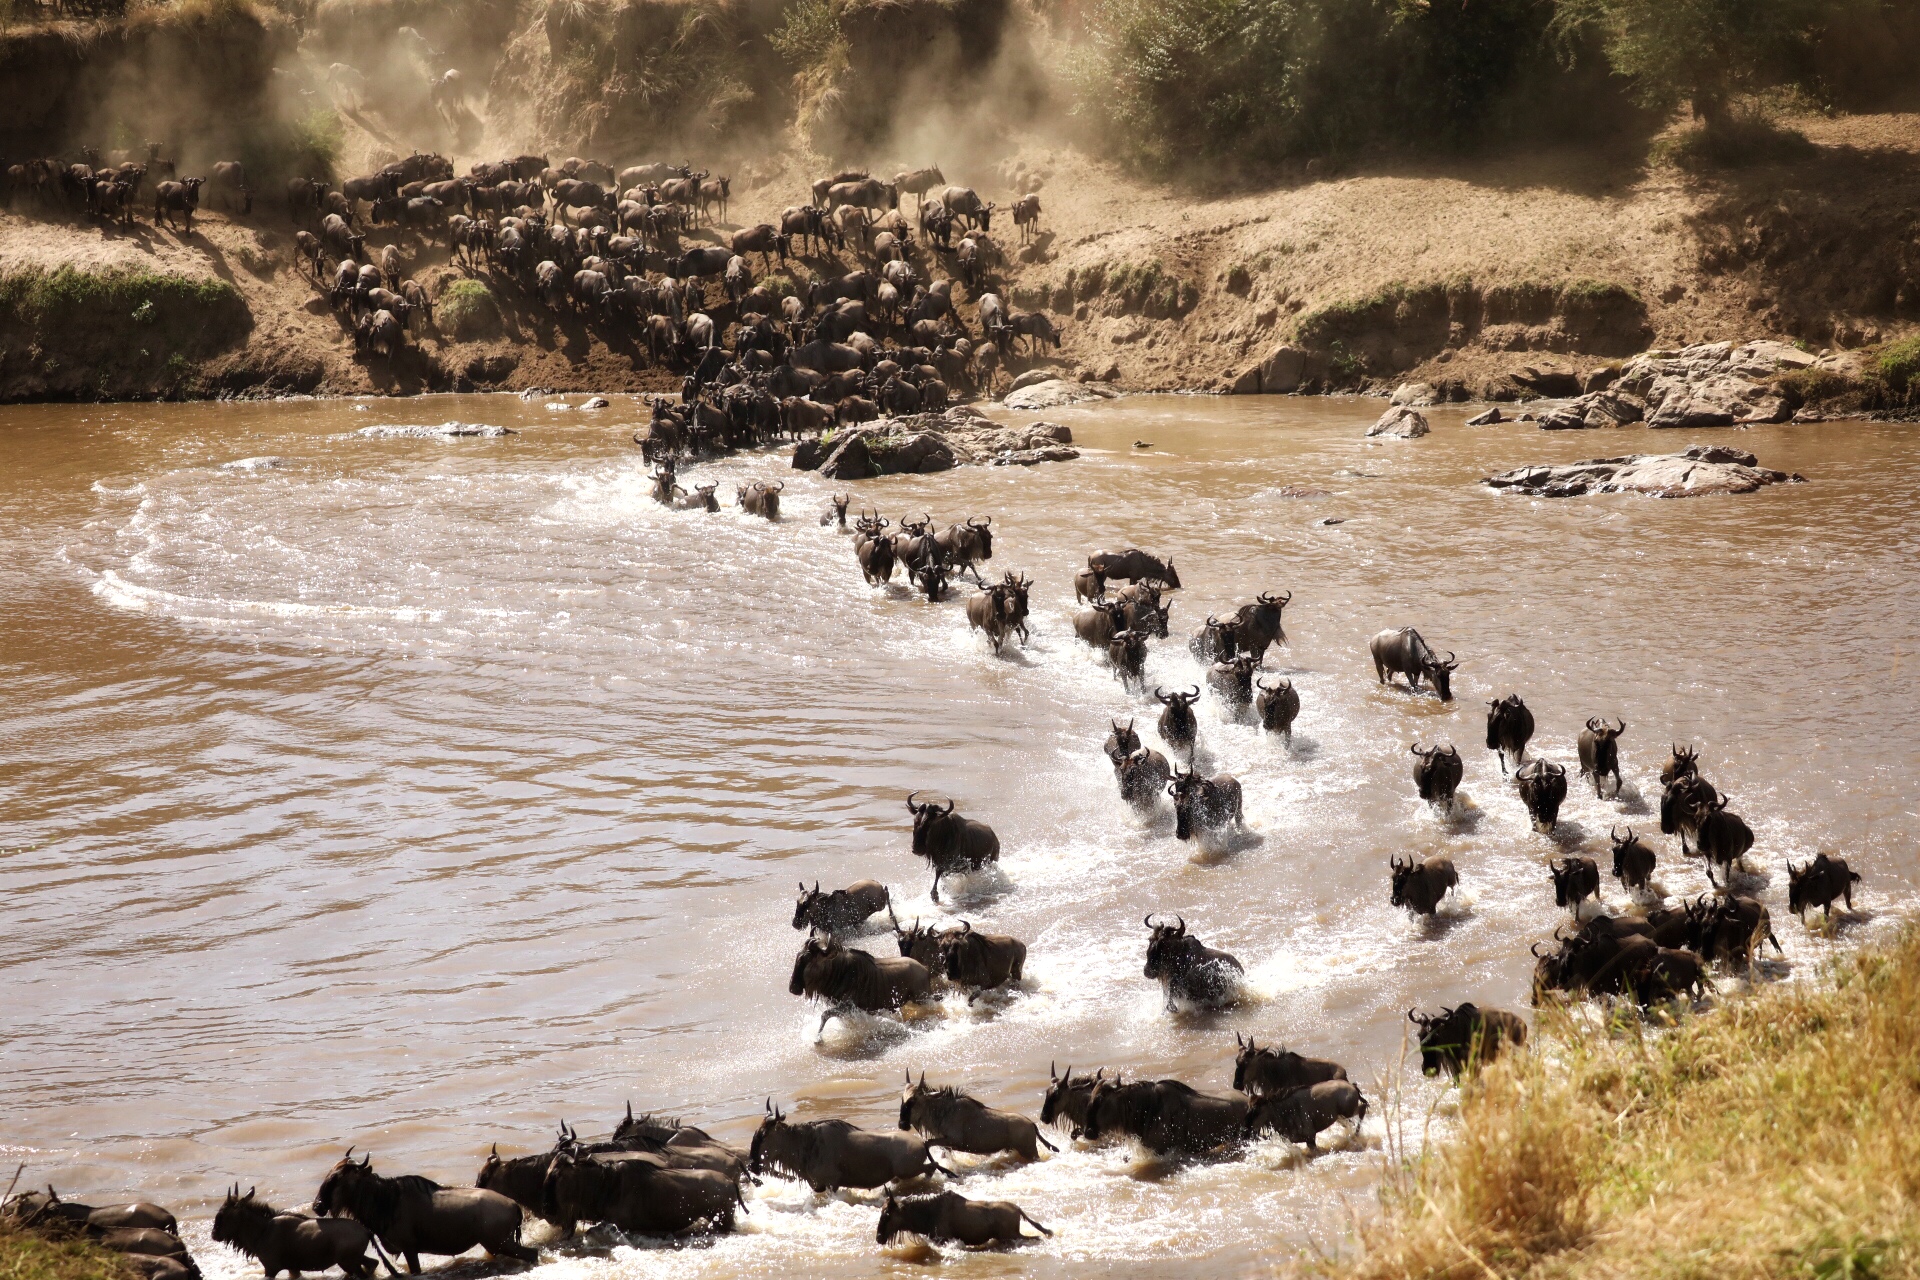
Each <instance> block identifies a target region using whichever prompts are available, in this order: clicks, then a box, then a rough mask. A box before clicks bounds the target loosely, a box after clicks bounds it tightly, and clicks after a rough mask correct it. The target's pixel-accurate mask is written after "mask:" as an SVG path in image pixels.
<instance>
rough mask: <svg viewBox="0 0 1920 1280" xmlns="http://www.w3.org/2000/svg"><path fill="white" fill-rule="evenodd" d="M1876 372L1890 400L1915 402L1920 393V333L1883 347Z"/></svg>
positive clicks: (1876, 365) (1875, 364)
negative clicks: (1916, 395)
mask: <svg viewBox="0 0 1920 1280" xmlns="http://www.w3.org/2000/svg"><path fill="white" fill-rule="evenodd" d="M1874 372H1875V373H1877V374H1878V375H1879V376H1880V382H1881V384H1882V385H1883V386H1884V387H1885V388H1886V394H1887V396H1888V398H1890V399H1892V400H1894V401H1896V402H1907V401H1911V400H1913V399H1914V398H1915V393H1916V392H1920V333H1917V334H1914V335H1913V336H1912V337H1910V338H1904V339H1902V340H1901V341H1899V342H1890V343H1888V344H1887V345H1886V346H1884V347H1882V348H1881V349H1880V358H1879V360H1877V361H1875V363H1874Z"/></svg>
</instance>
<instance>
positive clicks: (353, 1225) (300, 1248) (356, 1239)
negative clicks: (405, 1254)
mask: <svg viewBox="0 0 1920 1280" xmlns="http://www.w3.org/2000/svg"><path fill="white" fill-rule="evenodd" d="M213 1239H214V1241H215V1243H218V1244H225V1245H231V1246H233V1247H234V1248H236V1249H238V1250H240V1252H242V1253H244V1254H246V1255H247V1256H248V1257H250V1258H252V1259H253V1260H254V1261H256V1262H258V1263H259V1264H260V1267H261V1269H262V1270H263V1271H264V1272H266V1275H267V1280H273V1277H274V1276H277V1275H279V1274H280V1273H281V1272H282V1271H285V1272H287V1273H288V1274H289V1275H291V1276H295V1277H297V1276H299V1274H300V1273H301V1272H302V1271H325V1270H326V1269H327V1268H329V1267H339V1268H340V1269H341V1270H342V1271H344V1272H346V1273H347V1274H348V1275H350V1276H358V1277H360V1278H361V1280H366V1278H367V1277H369V1276H371V1275H373V1272H374V1267H375V1263H374V1260H373V1259H372V1258H369V1257H368V1256H367V1246H368V1245H369V1244H371V1243H373V1232H371V1231H369V1230H368V1229H367V1228H366V1227H365V1226H364V1225H362V1224H361V1223H358V1222H355V1221H353V1220H352V1219H351V1218H309V1217H306V1216H305V1215H303V1214H298V1213H282V1212H280V1211H279V1210H277V1209H275V1208H274V1207H273V1206H272V1205H270V1204H268V1203H267V1202H266V1201H264V1200H259V1199H256V1198H255V1196H254V1193H253V1191H252V1190H251V1189H249V1190H248V1192H247V1194H245V1195H244V1196H243V1195H241V1194H240V1186H239V1184H238V1183H236V1184H234V1187H233V1189H232V1190H231V1191H229V1192H227V1198H226V1199H225V1200H224V1201H223V1202H222V1203H221V1205H220V1208H219V1209H218V1210H216V1211H215V1212H214V1215H213Z"/></svg>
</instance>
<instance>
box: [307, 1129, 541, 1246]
mask: <svg viewBox="0 0 1920 1280" xmlns="http://www.w3.org/2000/svg"><path fill="white" fill-rule="evenodd" d="M313 1211H314V1213H315V1214H317V1215H318V1216H320V1217H322V1218H325V1217H332V1216H338V1217H347V1218H352V1219H353V1220H354V1221H356V1222H359V1223H361V1224H363V1225H364V1226H366V1227H367V1228H369V1229H370V1230H371V1231H372V1232H373V1234H374V1237H375V1239H377V1240H379V1242H380V1245H381V1247H382V1248H384V1249H385V1250H386V1251H387V1252H388V1253H395V1254H400V1255H402V1256H404V1257H405V1258H406V1260H407V1270H408V1271H411V1272H412V1273H413V1274H415V1275H418V1274H420V1255H421V1254H423V1253H431V1254H440V1255H443V1256H446V1257H455V1256H458V1255H459V1254H463V1253H465V1252H466V1251H467V1250H469V1249H471V1248H473V1247H474V1246H475V1245H479V1246H480V1247H481V1248H483V1249H485V1250H486V1251H487V1252H488V1253H490V1254H492V1255H494V1256H495V1257H507V1258H516V1259H518V1260H519V1261H521V1262H529V1263H531V1262H538V1261H539V1260H540V1256H539V1255H538V1254H537V1253H535V1252H534V1251H533V1250H532V1249H529V1248H527V1247H526V1246H525V1245H523V1244H521V1243H520V1206H519V1205H517V1204H515V1203H514V1202H513V1201H511V1200H509V1199H508V1198H507V1197H505V1196H503V1195H501V1194H500V1193H499V1192H497V1191H487V1190H483V1189H482V1188H479V1187H443V1186H441V1185H440V1184H439V1183H437V1182H434V1181H431V1180H430V1179H427V1178H422V1177H418V1176H416V1175H413V1174H403V1175H402V1176H400V1177H398V1178H387V1177H382V1176H381V1175H380V1174H377V1173H375V1172H374V1171H373V1157H372V1156H367V1157H365V1158H364V1159H362V1160H361V1161H359V1162H358V1163H355V1161H354V1160H353V1149H352V1148H351V1147H349V1148H348V1149H347V1154H346V1155H345V1156H343V1157H341V1159H340V1162H339V1163H338V1164H336V1165H334V1166H333V1168H332V1169H330V1170H328V1171H327V1176H326V1177H325V1178H324V1179H322V1180H321V1182H320V1190H319V1192H318V1193H317V1194H316V1195H315V1196H314V1198H313Z"/></svg>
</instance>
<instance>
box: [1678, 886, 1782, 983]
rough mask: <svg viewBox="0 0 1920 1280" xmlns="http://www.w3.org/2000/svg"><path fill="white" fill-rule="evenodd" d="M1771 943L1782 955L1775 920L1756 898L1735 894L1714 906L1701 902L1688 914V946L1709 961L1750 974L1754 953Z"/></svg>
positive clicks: (1696, 903) (1694, 905) (1692, 907)
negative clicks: (1740, 968) (1775, 931)
mask: <svg viewBox="0 0 1920 1280" xmlns="http://www.w3.org/2000/svg"><path fill="white" fill-rule="evenodd" d="M1789 894H1791V890H1789ZM1789 901H1791V897H1789ZM1768 942H1771V943H1772V944H1773V949H1774V951H1775V953H1776V954H1777V953H1779V952H1780V940H1779V939H1778V938H1776V937H1774V936H1773V917H1772V915H1771V913H1769V912H1768V910H1767V907H1766V904H1765V903H1763V902H1761V901H1760V900H1759V899H1757V898H1749V897H1747V896H1745V895H1744V894H1735V895H1733V896H1731V897H1726V898H1722V899H1720V900H1719V901H1718V902H1714V903H1711V904H1709V903H1707V902H1704V901H1699V902H1695V903H1694V904H1693V905H1692V906H1691V907H1690V908H1689V910H1688V912H1687V947H1688V949H1689V950H1692V951H1696V952H1698V953H1699V954H1700V955H1702V956H1704V957H1706V959H1707V960H1708V961H1714V960H1725V961H1726V962H1727V963H1729V964H1734V963H1738V964H1740V965H1741V966H1742V967H1743V968H1745V969H1746V970H1747V971H1748V972H1749V973H1751V972H1752V971H1753V953H1754V952H1756V951H1758V950H1760V948H1761V946H1762V945H1763V944H1764V943H1768Z"/></svg>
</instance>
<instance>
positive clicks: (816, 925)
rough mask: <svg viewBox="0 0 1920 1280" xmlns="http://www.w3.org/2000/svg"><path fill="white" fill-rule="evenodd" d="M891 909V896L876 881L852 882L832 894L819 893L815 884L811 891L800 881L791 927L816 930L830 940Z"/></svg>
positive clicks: (815, 883)
mask: <svg viewBox="0 0 1920 1280" xmlns="http://www.w3.org/2000/svg"><path fill="white" fill-rule="evenodd" d="M892 905H893V895H892V894H891V893H889V892H888V891H887V886H885V885H883V884H881V883H880V882H879V881H878V880H856V881H854V882H853V883H852V884H850V885H848V886H847V887H846V888H844V889H835V890H834V891H833V892H832V893H822V892H820V882H819V881H818V880H815V881H814V882H813V888H811V889H809V888H807V885H806V882H805V881H804V880H803V881H801V883H800V897H799V900H798V901H796V902H795V903H794V904H793V927H794V928H796V929H818V930H819V931H820V932H822V933H824V934H826V935H828V936H829V937H831V936H832V935H834V934H836V933H848V932H851V931H852V930H854V929H858V928H859V927H860V926H861V925H863V924H865V923H866V922H867V919H868V917H870V916H872V915H874V914H876V913H878V912H881V911H885V910H887V909H888V908H889V907H891V906H892Z"/></svg>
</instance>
